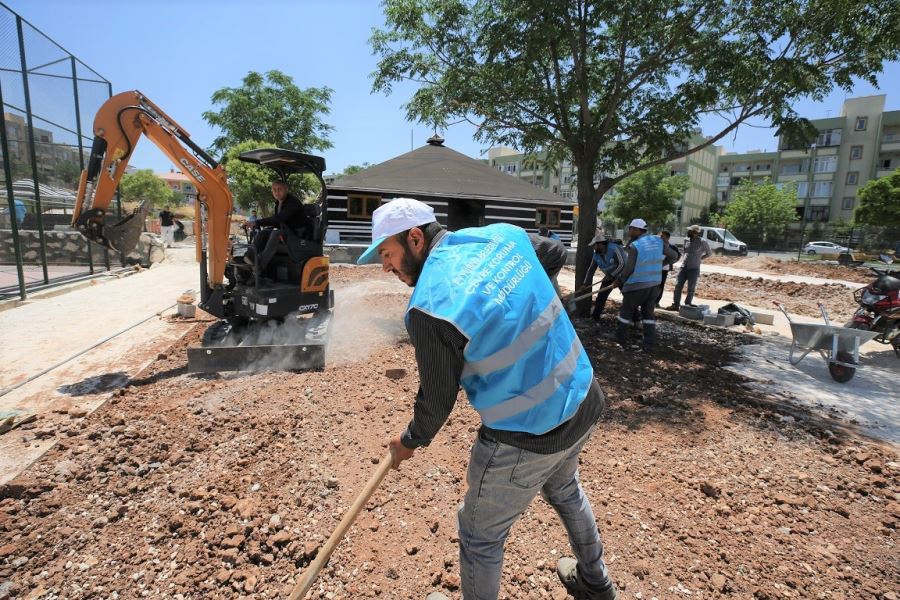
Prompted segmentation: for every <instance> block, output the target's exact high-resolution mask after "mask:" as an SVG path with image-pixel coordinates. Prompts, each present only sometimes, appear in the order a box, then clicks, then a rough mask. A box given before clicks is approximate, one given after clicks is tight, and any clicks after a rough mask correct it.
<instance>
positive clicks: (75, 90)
mask: <svg viewBox="0 0 900 600" xmlns="http://www.w3.org/2000/svg"><path fill="white" fill-rule="evenodd" d="M69 62H70V63H71V65H72V96H73V98H74V100H75V131H77V132H78V133H77V135H78V165H79V166H80V167H81V170H82V171H84V143H83V142H82V140H81V105H80V102H79V100H78V69H77V68H76V66H75V57H74V56H70V57H69ZM85 244H86V245H87V255H88V269H89V270H90V272H91V275H93V274H94V249H93V247H92V246H91V241H90V240H89V239H87V238H85Z"/></svg>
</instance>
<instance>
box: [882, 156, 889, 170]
mask: <svg viewBox="0 0 900 600" xmlns="http://www.w3.org/2000/svg"><path fill="white" fill-rule="evenodd" d="M881 168H882V169H890V168H891V159H889V158H885V159H884V160H882V161H881Z"/></svg>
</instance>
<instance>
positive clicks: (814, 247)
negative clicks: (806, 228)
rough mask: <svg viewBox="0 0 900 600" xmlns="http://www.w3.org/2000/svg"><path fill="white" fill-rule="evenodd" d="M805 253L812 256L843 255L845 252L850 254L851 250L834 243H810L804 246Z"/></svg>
mask: <svg viewBox="0 0 900 600" xmlns="http://www.w3.org/2000/svg"><path fill="white" fill-rule="evenodd" d="M803 252H806V253H807V254H809V255H810V256H813V255H816V254H843V253H844V252H850V248H848V247H846V246H841V245H840V244H835V243H834V242H810V243H808V244H807V245H805V246H803Z"/></svg>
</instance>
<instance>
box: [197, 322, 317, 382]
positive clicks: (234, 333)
mask: <svg viewBox="0 0 900 600" xmlns="http://www.w3.org/2000/svg"><path fill="white" fill-rule="evenodd" d="M330 320H331V313H330V312H329V311H325V312H322V313H318V314H316V315H315V316H314V317H313V318H310V319H303V320H302V321H300V322H298V323H295V324H294V325H292V326H291V327H289V328H288V332H287V333H285V332H284V331H281V332H279V331H278V330H277V328H276V329H273V328H272V326H273V325H274V324H272V323H257V324H254V325H251V326H237V327H236V326H234V325H233V324H232V323H230V322H229V321H219V322H218V323H216V324H214V325H212V326H211V327H210V328H209V329H207V330H206V332H205V333H204V335H203V342H202V345H201V346H196V347H193V348H188V351H187V355H188V371H189V372H191V373H218V372H220V371H309V370H314V369H321V368H323V367H324V366H325V346H326V343H327V341H328V324H329V322H330Z"/></svg>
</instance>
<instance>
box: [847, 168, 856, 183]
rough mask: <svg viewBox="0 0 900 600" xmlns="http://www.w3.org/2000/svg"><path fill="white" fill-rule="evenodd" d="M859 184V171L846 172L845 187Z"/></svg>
mask: <svg viewBox="0 0 900 600" xmlns="http://www.w3.org/2000/svg"><path fill="white" fill-rule="evenodd" d="M857 183H859V171H847V185H856V184H857Z"/></svg>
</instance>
